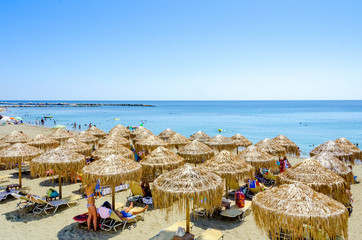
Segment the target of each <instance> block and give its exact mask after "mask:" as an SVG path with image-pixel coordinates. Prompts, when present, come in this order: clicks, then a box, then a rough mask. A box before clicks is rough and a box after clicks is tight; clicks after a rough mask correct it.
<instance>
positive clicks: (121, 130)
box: [108, 124, 131, 138]
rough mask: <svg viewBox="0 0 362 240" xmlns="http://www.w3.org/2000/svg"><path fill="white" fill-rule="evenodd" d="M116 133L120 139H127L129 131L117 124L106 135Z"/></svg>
mask: <svg viewBox="0 0 362 240" xmlns="http://www.w3.org/2000/svg"><path fill="white" fill-rule="evenodd" d="M112 133H117V134H119V135H121V136H122V137H125V138H129V136H130V134H131V131H130V130H129V129H128V128H126V127H125V126H123V125H121V124H118V125H117V126H115V127H113V128H112V129H111V130H110V131H109V133H108V134H112Z"/></svg>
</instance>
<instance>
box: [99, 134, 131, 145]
mask: <svg viewBox="0 0 362 240" xmlns="http://www.w3.org/2000/svg"><path fill="white" fill-rule="evenodd" d="M108 141H115V142H117V144H120V145H122V146H125V147H130V144H131V143H130V141H129V139H128V138H125V137H123V136H122V135H118V134H117V133H111V134H109V135H107V136H106V137H105V138H103V139H102V140H100V141H99V142H98V145H99V146H100V147H102V146H104V145H106V144H107V142H108Z"/></svg>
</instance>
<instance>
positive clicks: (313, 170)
mask: <svg viewBox="0 0 362 240" xmlns="http://www.w3.org/2000/svg"><path fill="white" fill-rule="evenodd" d="M297 182H300V183H303V184H306V185H308V186H309V187H311V188H313V189H314V190H315V191H317V192H321V193H324V194H326V195H329V196H331V197H332V198H334V199H336V200H337V201H339V202H341V203H346V202H347V201H348V196H347V194H346V190H347V189H348V187H349V186H348V184H347V183H346V181H344V179H343V178H342V177H340V176H338V174H337V173H335V172H332V171H331V170H329V169H327V168H325V167H323V166H322V165H321V164H320V163H319V162H317V161H316V160H315V159H312V158H308V159H305V160H303V161H302V162H300V163H298V164H296V165H295V166H293V167H292V168H288V169H287V170H286V171H285V172H283V173H281V174H279V175H278V176H277V180H276V185H278V186H279V185H282V184H292V183H297Z"/></svg>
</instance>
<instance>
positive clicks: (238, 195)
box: [235, 191, 245, 208]
mask: <svg viewBox="0 0 362 240" xmlns="http://www.w3.org/2000/svg"><path fill="white" fill-rule="evenodd" d="M235 204H236V206H238V207H239V208H243V207H245V195H244V193H243V192H242V191H237V192H235Z"/></svg>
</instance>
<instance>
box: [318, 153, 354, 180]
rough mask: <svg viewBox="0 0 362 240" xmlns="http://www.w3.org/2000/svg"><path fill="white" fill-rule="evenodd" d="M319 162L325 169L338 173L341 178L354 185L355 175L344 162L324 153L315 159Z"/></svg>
mask: <svg viewBox="0 0 362 240" xmlns="http://www.w3.org/2000/svg"><path fill="white" fill-rule="evenodd" d="M312 158H313V159H315V160H316V161H317V162H319V163H320V164H322V166H323V167H325V168H328V169H329V170H331V171H333V172H335V173H337V174H338V175H339V176H341V177H342V178H343V179H344V180H345V181H346V182H347V183H348V184H352V183H354V175H353V172H352V169H350V168H349V167H348V166H347V165H346V164H345V163H344V162H342V161H341V160H339V159H338V158H336V157H335V156H333V155H332V154H330V153H327V152H322V153H320V154H318V155H316V156H314V157H312Z"/></svg>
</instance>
